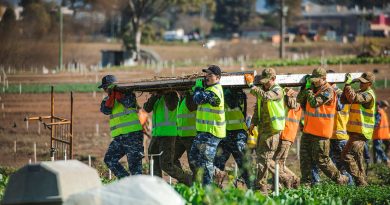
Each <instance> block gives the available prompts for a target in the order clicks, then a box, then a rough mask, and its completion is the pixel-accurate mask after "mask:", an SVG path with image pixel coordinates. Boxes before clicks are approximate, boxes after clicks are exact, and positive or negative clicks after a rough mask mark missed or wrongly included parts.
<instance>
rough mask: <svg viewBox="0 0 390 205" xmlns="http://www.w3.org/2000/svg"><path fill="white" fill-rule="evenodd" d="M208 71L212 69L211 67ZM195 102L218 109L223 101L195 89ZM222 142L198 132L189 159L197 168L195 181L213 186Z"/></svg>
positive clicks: (209, 93)
mask: <svg viewBox="0 0 390 205" xmlns="http://www.w3.org/2000/svg"><path fill="white" fill-rule="evenodd" d="M208 69H210V67H209V68H208ZM218 69H219V68H218ZM219 71H220V70H219ZM203 72H205V70H203ZM219 75H220V72H219ZM209 86H213V85H209ZM222 97H223V96H222ZM193 100H194V102H195V103H196V104H197V105H198V106H199V105H201V104H206V103H208V104H210V105H211V106H214V107H217V106H219V105H220V104H221V102H222V100H223V99H220V98H219V97H218V96H217V94H215V93H214V92H212V91H209V90H205V89H204V88H195V92H194V96H193ZM220 141H221V138H218V137H216V136H214V135H212V134H210V133H208V132H199V131H198V132H197V135H196V136H195V138H194V141H193V142H192V146H191V150H190V156H189V159H190V164H192V165H194V166H195V168H196V171H195V174H194V179H196V180H198V179H199V178H200V179H199V180H202V182H203V184H205V185H208V184H211V182H212V181H213V178H214V158H215V155H216V154H217V147H218V144H219V142H220Z"/></svg>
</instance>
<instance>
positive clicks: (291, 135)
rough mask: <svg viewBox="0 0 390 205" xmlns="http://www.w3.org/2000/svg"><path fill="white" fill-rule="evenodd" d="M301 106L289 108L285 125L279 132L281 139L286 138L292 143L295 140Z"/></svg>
mask: <svg viewBox="0 0 390 205" xmlns="http://www.w3.org/2000/svg"><path fill="white" fill-rule="evenodd" d="M301 115H302V108H301V107H299V108H298V109H289V110H288V112H287V117H286V125H285V127H284V130H283V131H282V133H281V134H280V139H281V140H288V141H290V142H292V143H294V141H295V137H296V136H297V133H298V129H299V122H300V120H301Z"/></svg>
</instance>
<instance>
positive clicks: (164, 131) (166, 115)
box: [152, 97, 177, 137]
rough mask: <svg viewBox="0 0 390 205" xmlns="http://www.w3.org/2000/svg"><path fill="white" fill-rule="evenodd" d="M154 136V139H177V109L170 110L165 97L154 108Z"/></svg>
mask: <svg viewBox="0 0 390 205" xmlns="http://www.w3.org/2000/svg"><path fill="white" fill-rule="evenodd" d="M152 125H153V127H152V136H153V137H162V136H168V137H176V136H177V126H176V109H175V110H173V111H170V110H168V108H167V106H166V104H165V100H164V97H161V98H160V99H158V100H157V102H156V103H155V104H154V106H153V116H152Z"/></svg>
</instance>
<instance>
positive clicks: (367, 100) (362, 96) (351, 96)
mask: <svg viewBox="0 0 390 205" xmlns="http://www.w3.org/2000/svg"><path fill="white" fill-rule="evenodd" d="M343 95H345V97H346V99H347V101H348V102H349V103H350V104H361V105H363V107H364V108H366V109H368V108H370V105H371V106H372V104H373V103H371V102H372V101H373V100H374V98H373V96H371V94H369V93H368V92H356V91H355V90H354V89H353V88H352V87H351V86H350V85H346V86H345V87H344V92H343Z"/></svg>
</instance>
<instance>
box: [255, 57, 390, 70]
mask: <svg viewBox="0 0 390 205" xmlns="http://www.w3.org/2000/svg"><path fill="white" fill-rule="evenodd" d="M322 63H326V64H327V65H339V64H344V65H345V64H351V65H356V64H389V63H390V58H389V57H367V58H356V57H343V58H340V57H335V58H329V59H325V60H323V61H322V60H321V58H310V59H302V60H295V61H293V60H257V61H254V62H253V66H254V67H256V68H259V67H280V66H313V65H321V64H322Z"/></svg>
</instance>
